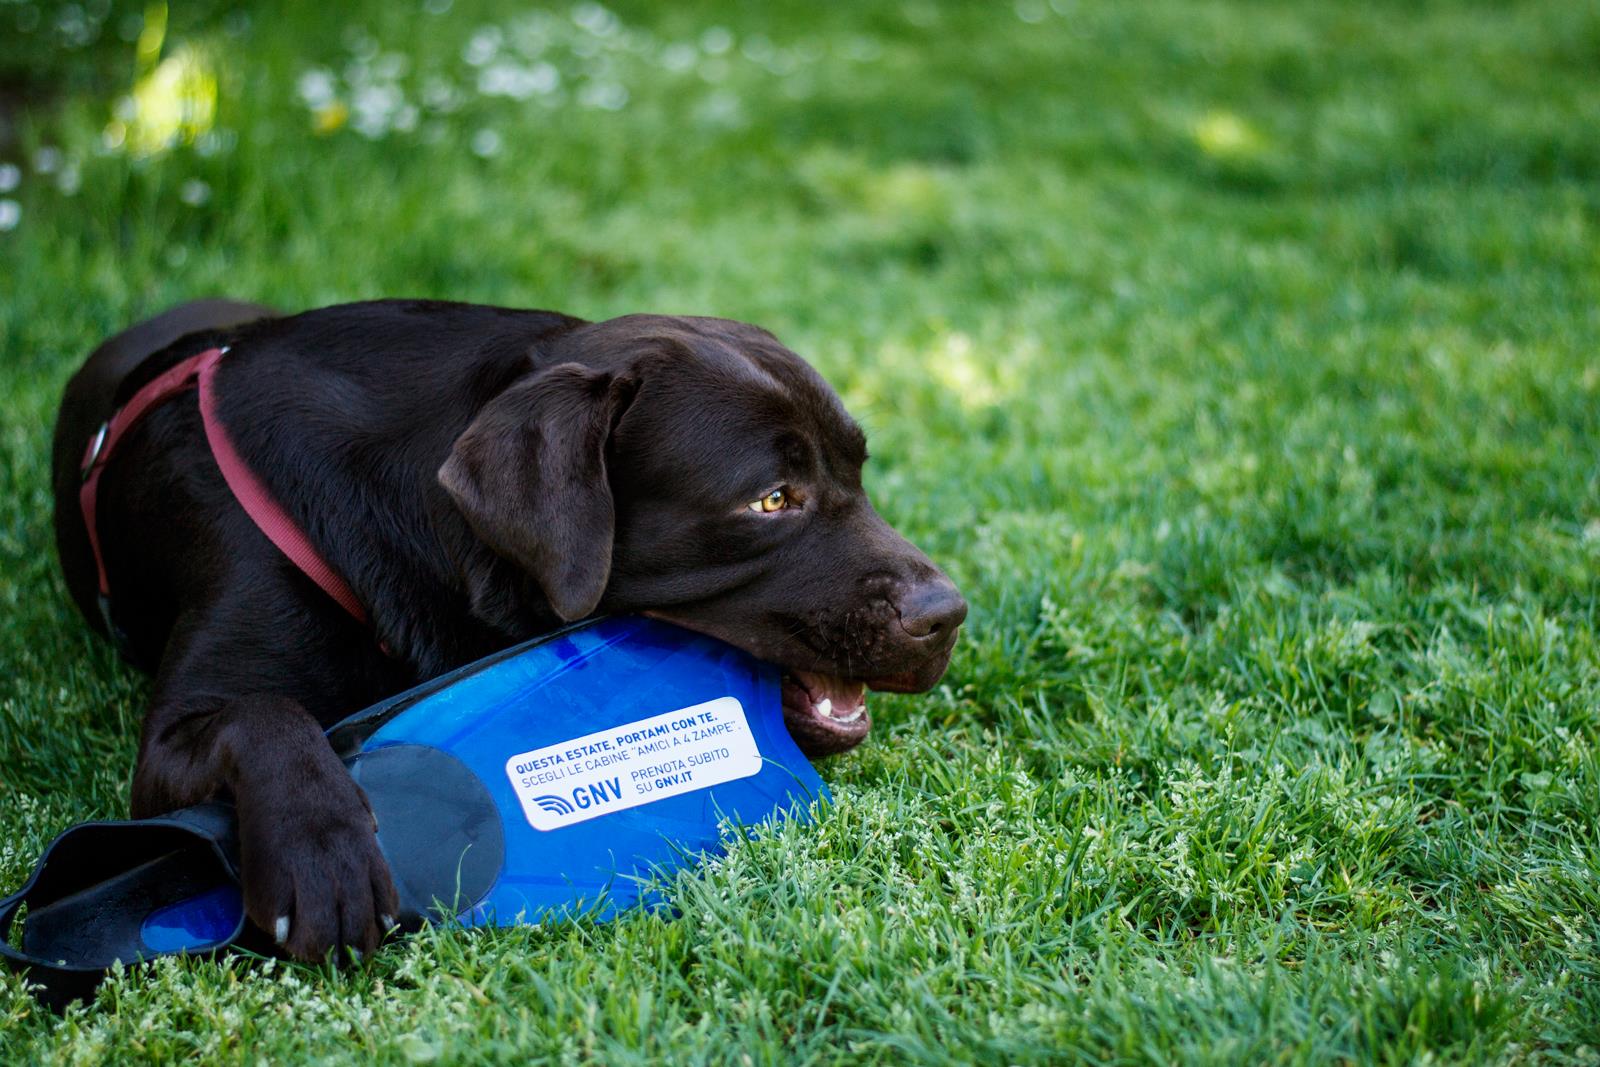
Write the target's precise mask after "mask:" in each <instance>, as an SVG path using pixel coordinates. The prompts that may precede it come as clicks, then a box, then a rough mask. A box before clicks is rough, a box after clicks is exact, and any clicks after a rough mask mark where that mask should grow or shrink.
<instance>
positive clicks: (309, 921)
mask: <svg viewBox="0 0 1600 1067" xmlns="http://www.w3.org/2000/svg"><path fill="white" fill-rule="evenodd" d="M263 792H265V793H266V794H267V795H261V793H263ZM254 793H255V795H253V796H251V797H250V798H249V800H248V802H246V800H245V798H242V797H241V798H240V804H239V837H240V842H239V843H240V861H241V866H242V868H243V869H242V871H241V874H242V876H243V880H244V902H245V911H246V912H247V913H248V914H249V916H250V919H251V921H252V922H254V923H255V924H256V925H257V926H259V927H261V928H262V929H263V930H265V931H267V932H268V933H269V934H271V935H272V937H273V939H274V940H275V941H276V942H277V943H278V944H279V945H280V946H282V948H283V949H284V951H286V952H287V953H288V954H289V955H291V956H293V957H295V958H296V959H301V960H320V959H323V958H324V957H325V956H326V955H327V953H328V950H329V949H336V948H348V949H353V950H355V951H356V952H357V953H361V954H365V953H369V952H371V951H372V950H373V949H375V948H377V947H378V942H379V941H381V940H382V938H383V935H384V934H385V933H386V932H387V931H388V930H389V929H391V928H392V927H393V926H394V918H393V917H394V915H395V914H396V913H397V911H398V910H399V906H398V899H397V897H396V895H395V888H394V882H393V880H392V879H391V878H390V875H389V865H388V864H387V863H385V862H384V859H383V854H382V853H381V852H380V851H379V850H378V839H377V835H376V832H375V830H376V826H375V824H374V822H373V818H372V809H371V808H370V807H369V806H368V804H367V798H366V796H365V795H364V794H363V793H362V792H361V789H360V787H359V786H357V785H356V784H355V782H353V781H351V780H350V776H349V774H348V773H347V772H346V771H345V769H344V768H343V767H342V766H340V765H339V764H338V763H337V762H334V763H333V766H332V767H331V768H330V769H328V770H326V771H324V772H322V773H320V774H315V775H313V776H312V780H311V781H310V782H305V781H302V782H300V783H297V785H296V787H295V788H270V789H268V790H264V791H263V790H258V791H254Z"/></svg>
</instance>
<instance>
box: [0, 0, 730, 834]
mask: <svg viewBox="0 0 1600 1067" xmlns="http://www.w3.org/2000/svg"><path fill="white" fill-rule="evenodd" d="M4 2H5V0H0V4H3V3H4ZM761 767H762V763H761V753H760V751H758V750H757V748H756V739H755V735H754V734H752V733H751V732H750V724H749V722H748V721H747V720H746V719H745V716H744V706H743V705H741V704H740V703H739V700H738V698H737V697H731V696H724V697H717V698H716V699H715V700H708V701H706V702H705V703H703V704H695V705H694V706H692V707H687V708H679V709H678V710H676V711H668V712H663V713H662V714H660V715H652V716H650V717H649V718H648V719H639V720H638V721H636V722H625V723H618V724H617V725H615V726H608V727H606V728H605V729H604V730H597V731H595V732H594V733H590V734H584V735H583V736H582V737H573V738H568V739H567V740H565V741H557V742H555V743H554V744H549V745H545V746H544V747H542V748H536V749H533V750H532V751H529V752H518V753H517V754H516V755H514V756H511V757H509V758H508V759H507V760H506V777H507V778H509V779H510V780H511V788H512V789H513V790H515V791H516V794H517V799H518V800H520V801H521V802H522V814H523V815H525V816H526V817H527V819H528V825H530V826H532V827H533V828H534V829H535V830H560V829H564V828H565V827H568V826H575V825H577V824H578V823H581V822H585V821H587V820H589V819H599V818H603V817H605V816H607V815H611V814H613V813H615V812H619V811H626V810H628V809H629V808H636V807H638V806H640V805H641V804H654V803H656V802H658V801H662V800H667V799H669V798H671V797H676V796H682V795H683V794H685V793H694V792H698V791H699V790H701V789H710V788H712V787H713V786H717V785H721V784H722V783H723V782H732V781H735V780H736V779H739V778H749V777H750V776H751V775H754V774H758V773H760V771H761Z"/></svg>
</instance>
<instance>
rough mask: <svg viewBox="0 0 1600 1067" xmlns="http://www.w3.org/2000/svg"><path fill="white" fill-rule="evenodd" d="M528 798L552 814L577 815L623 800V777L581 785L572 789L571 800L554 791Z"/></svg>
mask: <svg viewBox="0 0 1600 1067" xmlns="http://www.w3.org/2000/svg"><path fill="white" fill-rule="evenodd" d="M528 799H530V800H532V801H533V802H534V803H535V804H537V805H539V806H540V807H541V808H543V809H544V810H545V811H548V812H549V813H550V814H552V815H575V814H577V813H578V812H579V811H587V810H588V809H590V808H597V807H599V806H600V805H602V804H609V803H612V802H614V801H618V800H621V799H622V779H621V778H607V779H604V780H602V781H599V782H595V783H593V784H591V785H580V786H578V788H576V789H574V790H573V791H572V799H571V800H568V799H567V798H566V797H561V796H556V794H554V793H541V794H540V795H539V796H536V797H529V798H528Z"/></svg>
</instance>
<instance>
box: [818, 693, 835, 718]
mask: <svg viewBox="0 0 1600 1067" xmlns="http://www.w3.org/2000/svg"><path fill="white" fill-rule="evenodd" d="M817 714H818V715H823V716H827V715H832V714H833V701H831V700H829V699H828V698H827V697H823V698H822V699H821V700H820V701H818V702H817Z"/></svg>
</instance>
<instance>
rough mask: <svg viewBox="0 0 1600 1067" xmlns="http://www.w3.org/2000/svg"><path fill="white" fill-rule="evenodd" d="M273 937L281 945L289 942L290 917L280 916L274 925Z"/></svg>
mask: <svg viewBox="0 0 1600 1067" xmlns="http://www.w3.org/2000/svg"><path fill="white" fill-rule="evenodd" d="M272 937H273V940H275V941H277V942H278V944H280V945H281V944H283V943H284V942H285V941H287V940H289V916H287V915H280V916H278V921H277V922H275V923H273V924H272Z"/></svg>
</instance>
